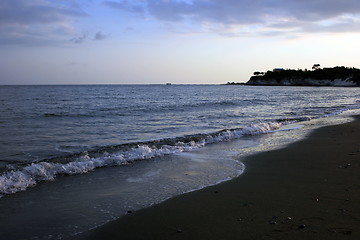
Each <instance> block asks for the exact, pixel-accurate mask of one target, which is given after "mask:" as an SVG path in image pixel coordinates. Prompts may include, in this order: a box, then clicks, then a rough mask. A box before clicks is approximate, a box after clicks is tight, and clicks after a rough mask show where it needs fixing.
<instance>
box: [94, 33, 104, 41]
mask: <svg viewBox="0 0 360 240" xmlns="http://www.w3.org/2000/svg"><path fill="white" fill-rule="evenodd" d="M106 38H107V35H105V34H103V33H101V32H97V33H95V35H94V37H93V40H96V41H100V40H104V39H106Z"/></svg>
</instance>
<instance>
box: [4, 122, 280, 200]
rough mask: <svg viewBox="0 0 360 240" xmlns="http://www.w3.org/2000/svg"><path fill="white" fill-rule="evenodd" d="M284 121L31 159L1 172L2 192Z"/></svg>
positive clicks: (276, 126) (226, 138) (256, 131)
mask: <svg viewBox="0 0 360 240" xmlns="http://www.w3.org/2000/svg"><path fill="white" fill-rule="evenodd" d="M281 125H282V123H280V122H269V123H259V124H254V125H251V126H248V127H245V128H239V129H225V130H221V131H218V132H215V133H212V134H197V135H190V136H185V137H179V138H173V139H162V140H157V141H151V142H144V143H131V144H123V145H119V146H110V147H104V148H102V149H98V150H96V151H92V152H83V153H81V154H75V155H73V156H68V157H65V158H63V159H67V160H66V161H68V162H54V161H55V160H58V159H52V160H47V161H41V162H37V163H31V164H29V165H26V166H20V167H17V168H16V169H12V170H8V171H6V172H3V173H2V175H0V196H3V195H7V194H14V193H16V192H19V191H25V190H26V189H27V188H29V187H34V186H36V185H37V184H38V183H39V182H43V181H53V180H54V179H55V178H56V177H57V176H61V175H74V174H84V173H87V172H90V171H93V170H94V169H96V168H102V167H107V166H121V165H128V164H132V163H134V162H135V161H140V160H146V159H151V158H154V157H161V156H165V155H169V154H176V153H181V152H187V151H192V150H194V149H198V148H201V147H204V146H205V145H207V144H212V143H218V142H224V141H230V140H233V139H237V138H240V137H242V136H245V135H257V134H264V133H268V132H271V131H274V130H276V129H279V128H280V127H281ZM69 159H70V160H69Z"/></svg>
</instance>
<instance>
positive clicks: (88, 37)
mask: <svg viewBox="0 0 360 240" xmlns="http://www.w3.org/2000/svg"><path fill="white" fill-rule="evenodd" d="M107 37H108V36H107V35H105V34H103V33H101V32H97V33H95V34H93V36H91V35H90V34H82V35H80V36H78V37H74V38H71V39H70V42H72V43H76V44H80V43H85V42H86V41H87V40H94V41H100V40H104V39H106V38H107Z"/></svg>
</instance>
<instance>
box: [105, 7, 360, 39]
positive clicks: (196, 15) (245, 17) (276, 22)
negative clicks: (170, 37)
mask: <svg viewBox="0 0 360 240" xmlns="http://www.w3.org/2000/svg"><path fill="white" fill-rule="evenodd" d="M104 3H105V4H106V5H107V6H108V7H111V8H114V9H117V10H120V11H126V12H130V13H134V14H136V15H138V13H142V14H143V15H145V16H147V17H151V18H154V19H157V20H158V21H160V22H164V23H166V24H169V23H174V24H178V23H186V24H188V23H191V24H195V25H197V26H198V27H199V28H202V29H203V30H204V31H209V30H212V31H217V32H218V33H226V34H229V33H230V32H231V33H232V34H233V35H237V34H244V33H249V32H253V33H262V32H264V33H265V32H266V33H267V34H269V33H270V34H271V32H273V33H276V35H277V33H281V32H283V33H285V32H286V31H291V32H298V33H304V32H316V31H319V32H324V31H327V32H343V31H344V29H345V31H347V32H359V27H357V26H356V24H353V22H354V21H355V22H359V19H360V4H359V2H358V0H343V1H338V0H134V1H119V0H118V1H105V2H104ZM346 17H348V19H345V20H344V18H346ZM326 21H327V22H328V23H329V24H328V25H324V24H323V22H326ZM204 26H205V28H204ZM221 31H222V32H221Z"/></svg>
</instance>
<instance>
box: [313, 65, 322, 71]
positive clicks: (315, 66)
mask: <svg viewBox="0 0 360 240" xmlns="http://www.w3.org/2000/svg"><path fill="white" fill-rule="evenodd" d="M319 68H320V64H314V65H313V66H312V69H313V70H317V69H319Z"/></svg>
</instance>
